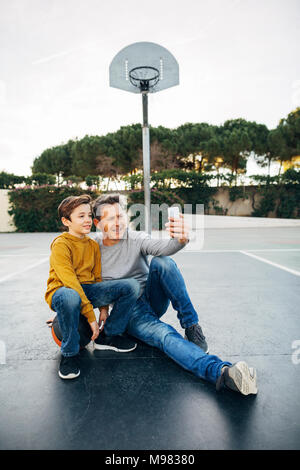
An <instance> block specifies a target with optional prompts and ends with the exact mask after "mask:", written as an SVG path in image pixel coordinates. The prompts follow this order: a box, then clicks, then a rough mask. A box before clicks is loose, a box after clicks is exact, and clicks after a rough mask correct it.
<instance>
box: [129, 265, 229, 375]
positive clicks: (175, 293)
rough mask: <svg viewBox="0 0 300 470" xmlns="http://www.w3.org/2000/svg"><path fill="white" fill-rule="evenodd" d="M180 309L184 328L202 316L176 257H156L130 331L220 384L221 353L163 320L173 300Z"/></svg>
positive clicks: (131, 319)
mask: <svg viewBox="0 0 300 470" xmlns="http://www.w3.org/2000/svg"><path fill="white" fill-rule="evenodd" d="M170 301H171V303H172V306H173V308H174V309H175V310H177V316H178V319H179V321H180V324H181V326H182V328H187V327H188V326H191V325H194V324H195V323H198V315H197V312H196V311H195V309H194V307H193V305H192V303H191V300H190V298H189V295H188V293H187V290H186V287H185V283H184V279H183V277H182V275H181V273H180V271H179V269H178V267H177V265H176V263H175V261H174V260H173V259H172V258H169V257H168V256H158V257H154V258H152V260H151V263H150V270H149V275H148V279H147V285H146V289H145V291H144V292H143V294H142V296H141V297H140V298H139V299H138V300H137V302H136V305H135V307H134V310H133V313H132V315H131V317H130V320H129V323H128V326H127V331H128V333H129V334H130V335H132V336H134V337H136V338H138V339H140V340H141V341H143V342H144V343H147V344H149V345H150V346H154V347H156V348H159V349H160V350H161V351H163V352H164V353H165V354H166V355H167V356H169V357H170V358H171V359H173V360H174V361H175V362H177V363H178V364H179V365H180V366H181V367H183V368H184V369H187V370H188V371H190V372H193V373H194V374H195V375H196V376H198V377H201V378H202V379H205V380H208V381H209V382H212V383H216V381H217V378H218V377H219V375H220V374H221V368H222V367H223V366H224V365H228V366H231V365H232V364H231V363H230V362H223V361H222V360H221V359H220V358H218V357H217V356H213V355H210V354H206V353H205V352H204V351H202V349H201V348H200V347H199V346H197V345H195V344H194V343H191V342H190V341H187V340H185V339H184V338H183V337H182V336H181V335H180V334H179V333H178V332H177V331H176V330H175V329H174V328H173V327H172V326H171V325H168V324H166V323H164V322H162V321H161V320H160V317H161V316H162V315H163V314H164V313H165V312H166V310H167V308H168V306H169V303H170Z"/></svg>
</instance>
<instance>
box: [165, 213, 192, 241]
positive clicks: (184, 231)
mask: <svg viewBox="0 0 300 470" xmlns="http://www.w3.org/2000/svg"><path fill="white" fill-rule="evenodd" d="M165 226H166V229H167V231H168V232H169V235H170V237H171V238H176V239H177V240H178V241H179V243H186V242H188V240H189V226H188V225H187V224H186V223H185V221H184V217H183V214H179V219H174V218H173V217H169V222H167V223H166V224H165Z"/></svg>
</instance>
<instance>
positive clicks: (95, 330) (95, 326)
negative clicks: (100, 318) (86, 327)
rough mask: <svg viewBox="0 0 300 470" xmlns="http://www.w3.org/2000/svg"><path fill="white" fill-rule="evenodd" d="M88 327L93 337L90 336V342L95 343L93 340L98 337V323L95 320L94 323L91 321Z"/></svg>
mask: <svg viewBox="0 0 300 470" xmlns="http://www.w3.org/2000/svg"><path fill="white" fill-rule="evenodd" d="M90 327H91V330H92V332H93V335H92V337H91V341H95V339H97V338H98V336H99V325H98V323H97V322H96V320H95V321H92V322H91V323H90Z"/></svg>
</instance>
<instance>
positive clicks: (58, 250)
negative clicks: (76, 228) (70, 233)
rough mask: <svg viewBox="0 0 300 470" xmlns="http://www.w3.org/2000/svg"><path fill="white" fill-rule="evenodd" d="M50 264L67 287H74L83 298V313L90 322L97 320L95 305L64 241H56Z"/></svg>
mask: <svg viewBox="0 0 300 470" xmlns="http://www.w3.org/2000/svg"><path fill="white" fill-rule="evenodd" d="M50 265H51V266H52V267H53V269H54V271H55V273H56V275H57V277H58V279H59V280H60V281H61V282H62V283H63V285H64V286H65V287H69V288H70V289H74V290H75V291H76V292H78V294H79V295H80V298H81V313H82V315H84V316H85V317H86V318H87V319H88V321H89V323H92V322H94V321H96V316H95V313H94V309H93V306H92V304H91V302H90V301H89V299H88V298H87V297H86V295H85V293H84V290H83V289H82V287H81V285H80V282H79V281H78V278H77V276H76V273H75V270H74V268H73V265H72V260H71V252H70V249H69V248H68V247H67V246H66V245H65V244H63V243H54V245H53V246H52V250H51V255H50Z"/></svg>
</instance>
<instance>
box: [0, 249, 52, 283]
mask: <svg viewBox="0 0 300 470" xmlns="http://www.w3.org/2000/svg"><path fill="white" fill-rule="evenodd" d="M45 261H49V256H47V258H43V259H41V260H40V261H38V262H37V263H34V264H31V265H30V266H27V267H26V268H24V269H21V270H20V271H17V272H15V273H12V274H8V275H7V276H4V277H1V279H0V283H1V282H4V281H7V280H8V279H11V278H12V277H14V276H18V275H19V274H23V273H25V272H26V271H29V270H30V269H33V268H35V267H36V266H39V265H40V264H42V263H45Z"/></svg>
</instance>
